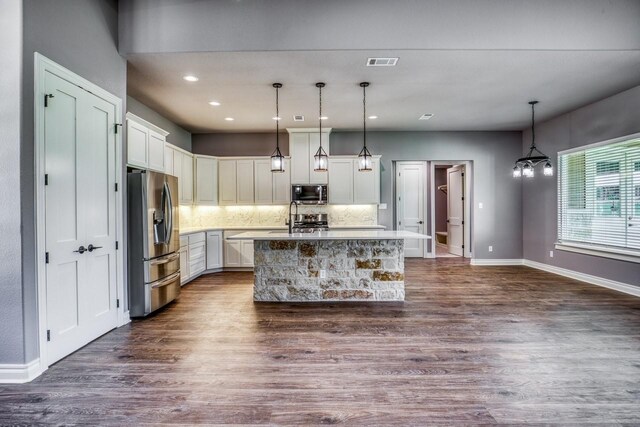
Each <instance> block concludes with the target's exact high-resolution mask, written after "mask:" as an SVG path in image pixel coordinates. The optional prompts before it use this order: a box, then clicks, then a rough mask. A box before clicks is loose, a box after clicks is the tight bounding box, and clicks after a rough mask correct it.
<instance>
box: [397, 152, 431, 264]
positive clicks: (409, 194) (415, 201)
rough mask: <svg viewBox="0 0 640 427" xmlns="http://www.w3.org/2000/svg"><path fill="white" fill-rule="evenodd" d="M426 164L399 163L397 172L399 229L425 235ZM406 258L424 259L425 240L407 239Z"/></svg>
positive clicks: (405, 245)
mask: <svg viewBox="0 0 640 427" xmlns="http://www.w3.org/2000/svg"><path fill="white" fill-rule="evenodd" d="M425 170H426V167H425V164H424V162H421V163H398V164H397V171H396V174H397V175H396V197H397V199H396V217H397V221H398V224H397V229H398V230H406V231H413V232H416V233H420V234H424V188H425V187H424V186H425V177H426V174H425ZM404 256H405V257H423V256H424V240H421V239H407V240H405V242H404Z"/></svg>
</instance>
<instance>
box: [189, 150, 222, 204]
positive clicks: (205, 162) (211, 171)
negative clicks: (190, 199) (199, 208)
mask: <svg viewBox="0 0 640 427" xmlns="http://www.w3.org/2000/svg"><path fill="white" fill-rule="evenodd" d="M194 163H195V167H196V174H195V175H196V179H195V180H194V184H195V204H196V205H204V206H216V205H217V204H218V160H217V159H214V158H212V157H206V156H195V157H194Z"/></svg>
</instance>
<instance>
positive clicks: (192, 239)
mask: <svg viewBox="0 0 640 427" xmlns="http://www.w3.org/2000/svg"><path fill="white" fill-rule="evenodd" d="M205 239H206V236H205V234H204V232H203V233H195V234H189V244H190V245H193V244H194V243H199V242H204V241H205Z"/></svg>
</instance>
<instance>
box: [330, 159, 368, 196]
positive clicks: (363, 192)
mask: <svg viewBox="0 0 640 427" xmlns="http://www.w3.org/2000/svg"><path fill="white" fill-rule="evenodd" d="M358 163H359V161H358V159H355V160H353V203H355V204H356V205H368V204H372V205H377V204H379V203H380V159H379V158H376V157H374V158H373V159H372V161H371V171H362V172H361V171H359V170H358ZM329 188H331V187H329Z"/></svg>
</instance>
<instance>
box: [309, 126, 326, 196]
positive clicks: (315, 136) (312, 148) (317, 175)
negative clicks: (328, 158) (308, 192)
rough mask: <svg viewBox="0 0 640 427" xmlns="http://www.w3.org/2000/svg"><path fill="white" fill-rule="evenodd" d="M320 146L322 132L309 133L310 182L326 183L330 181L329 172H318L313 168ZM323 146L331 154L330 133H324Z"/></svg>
mask: <svg viewBox="0 0 640 427" xmlns="http://www.w3.org/2000/svg"><path fill="white" fill-rule="evenodd" d="M319 147H320V134H319V133H310V134H309V184H326V183H327V182H329V177H328V174H327V172H316V171H314V170H313V164H314V156H315V154H316V152H317V151H318V148H319ZM322 148H324V151H325V152H326V153H327V154H329V135H328V134H326V133H324V132H323V133H322Z"/></svg>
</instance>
